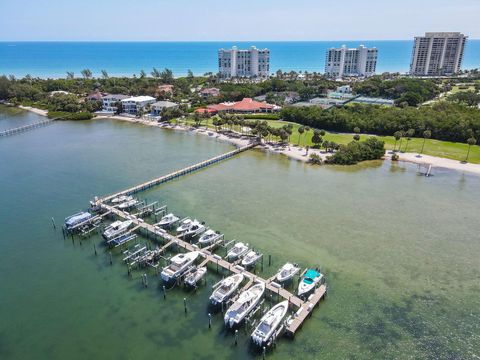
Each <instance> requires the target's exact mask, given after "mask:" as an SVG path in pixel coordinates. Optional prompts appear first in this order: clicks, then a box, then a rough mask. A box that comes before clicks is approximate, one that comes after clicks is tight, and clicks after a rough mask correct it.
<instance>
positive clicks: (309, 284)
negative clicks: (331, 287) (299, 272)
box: [297, 269, 323, 296]
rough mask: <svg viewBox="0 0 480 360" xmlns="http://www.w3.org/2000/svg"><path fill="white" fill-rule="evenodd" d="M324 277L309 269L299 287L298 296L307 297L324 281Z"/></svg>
mask: <svg viewBox="0 0 480 360" xmlns="http://www.w3.org/2000/svg"><path fill="white" fill-rule="evenodd" d="M322 278H323V275H322V274H321V273H320V272H318V271H317V270H315V269H308V270H307V272H306V273H305V275H303V278H302V281H301V282H300V284H299V285H298V292H297V293H298V296H301V295H306V294H308V293H309V292H310V291H312V290H313V289H314V288H315V286H316V285H317V284H318V283H319V282H320V281H321V280H322Z"/></svg>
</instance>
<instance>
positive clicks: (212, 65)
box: [0, 40, 480, 78]
mask: <svg viewBox="0 0 480 360" xmlns="http://www.w3.org/2000/svg"><path fill="white" fill-rule="evenodd" d="M343 44H345V45H347V46H349V47H356V46H358V45H360V44H364V45H366V46H369V47H370V46H375V47H377V48H378V49H379V57H378V66H377V73H382V72H386V71H389V72H396V71H399V72H406V71H408V69H409V66H410V58H411V52H412V45H413V40H412V41H411V40H401V41H376V40H365V41H315V42H311V41H308V42H285V41H281V42H264V41H251V42H0V74H5V75H15V76H16V77H23V76H25V75H27V74H30V75H32V76H38V77H43V78H46V77H53V78H58V77H64V76H65V75H66V72H67V71H73V72H74V73H75V74H76V76H80V71H81V70H82V69H86V68H88V69H90V70H91V71H93V74H94V76H100V75H101V74H100V72H101V70H106V71H107V72H108V73H109V75H110V76H112V75H113V76H120V75H122V76H132V75H133V74H137V75H138V74H139V73H140V71H141V70H144V71H145V72H147V73H149V72H150V71H151V70H152V68H153V67H156V68H157V69H164V68H169V69H172V70H173V72H174V74H175V76H182V75H185V74H186V73H187V72H188V70H191V71H193V73H194V74H195V75H202V74H204V73H206V72H214V73H215V72H217V69H218V67H217V51H218V49H220V48H229V47H231V46H233V45H237V46H238V47H240V48H246V47H249V46H252V45H255V46H257V47H259V48H264V47H267V48H269V49H270V51H271V66H270V67H271V71H272V72H275V71H277V70H278V69H281V70H283V71H291V70H295V71H309V72H314V71H316V72H322V73H323V72H324V67H325V54H326V50H327V49H329V48H331V47H338V46H341V45H343ZM478 67H480V40H469V41H468V43H467V47H466V51H465V59H464V62H463V68H464V69H472V68H478Z"/></svg>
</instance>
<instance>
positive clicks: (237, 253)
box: [227, 242, 248, 261]
mask: <svg viewBox="0 0 480 360" xmlns="http://www.w3.org/2000/svg"><path fill="white" fill-rule="evenodd" d="M247 252H248V245H245V244H244V243H242V242H239V243H236V244H235V245H234V246H233V247H232V248H231V249H230V250H229V251H228V253H227V259H228V260H230V261H232V260H237V259H238V258H239V257H241V256H243V255H245V254H246V253H247Z"/></svg>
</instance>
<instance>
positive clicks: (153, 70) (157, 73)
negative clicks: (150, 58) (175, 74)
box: [151, 68, 161, 79]
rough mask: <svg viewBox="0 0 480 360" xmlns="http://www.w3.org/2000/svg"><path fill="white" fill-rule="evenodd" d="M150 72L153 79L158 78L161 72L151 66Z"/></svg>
mask: <svg viewBox="0 0 480 360" xmlns="http://www.w3.org/2000/svg"><path fill="white" fill-rule="evenodd" d="M151 74H152V76H153V77H154V78H155V79H158V78H159V77H160V74H161V73H160V71H158V70H157V69H156V68H153V69H152V72H151Z"/></svg>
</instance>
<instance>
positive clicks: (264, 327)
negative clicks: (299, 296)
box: [252, 300, 288, 346]
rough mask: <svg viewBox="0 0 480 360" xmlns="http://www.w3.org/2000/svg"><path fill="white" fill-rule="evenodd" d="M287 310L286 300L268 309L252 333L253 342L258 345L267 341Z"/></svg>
mask: <svg viewBox="0 0 480 360" xmlns="http://www.w3.org/2000/svg"><path fill="white" fill-rule="evenodd" d="M287 311H288V300H285V301H282V302H281V303H278V304H277V305H275V306H274V307H272V308H271V309H270V310H268V311H267V312H266V313H265V315H263V317H262V319H261V320H260V323H259V324H258V325H257V327H256V328H255V330H254V331H253V333H252V341H253V343H254V344H256V345H258V346H263V345H265V344H266V343H268V341H269V340H270V339H271V337H272V336H273V335H274V334H275V331H276V330H277V328H278V326H279V325H280V323H281V322H282V320H283V318H284V317H285V315H286V314H287Z"/></svg>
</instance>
